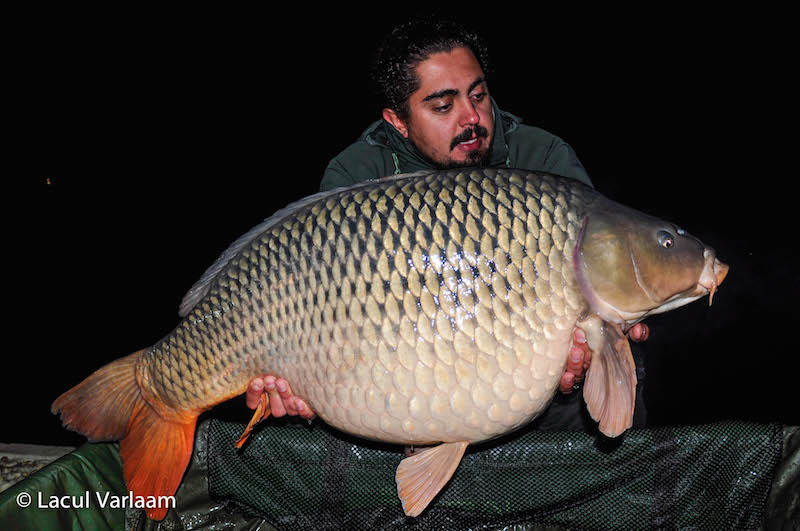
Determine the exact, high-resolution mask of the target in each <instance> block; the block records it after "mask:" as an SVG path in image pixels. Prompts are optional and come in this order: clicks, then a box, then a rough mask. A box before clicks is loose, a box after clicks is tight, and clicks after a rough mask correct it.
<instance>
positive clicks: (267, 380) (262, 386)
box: [246, 374, 316, 420]
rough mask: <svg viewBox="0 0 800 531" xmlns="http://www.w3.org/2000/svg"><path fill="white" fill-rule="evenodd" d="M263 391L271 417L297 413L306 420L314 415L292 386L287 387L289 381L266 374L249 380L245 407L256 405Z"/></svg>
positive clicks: (251, 407) (252, 407)
mask: <svg viewBox="0 0 800 531" xmlns="http://www.w3.org/2000/svg"><path fill="white" fill-rule="evenodd" d="M264 391H266V392H267V397H268V398H269V408H270V411H271V414H272V416H273V417H282V416H284V415H291V416H296V415H299V416H300V417H301V418H304V419H306V420H311V419H313V418H315V417H316V415H315V414H314V412H313V411H311V408H310V407H308V404H306V403H305V402H304V401H303V399H301V398H298V397H296V396H295V395H294V393H293V392H292V388H291V387H289V382H287V381H286V380H284V379H283V378H275V377H274V376H270V375H266V374H265V375H263V376H261V377H258V378H253V379H252V380H250V385H249V386H248V388H247V395H246V401H247V407H249V408H250V409H255V408H256V407H258V400H259V398H260V397H261V394H262V393H263V392H264Z"/></svg>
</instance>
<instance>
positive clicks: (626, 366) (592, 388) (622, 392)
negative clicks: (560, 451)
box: [580, 318, 636, 437]
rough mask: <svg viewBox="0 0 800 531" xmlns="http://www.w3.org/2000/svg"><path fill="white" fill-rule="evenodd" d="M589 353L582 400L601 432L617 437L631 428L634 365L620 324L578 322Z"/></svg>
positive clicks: (596, 321) (599, 320)
mask: <svg viewBox="0 0 800 531" xmlns="http://www.w3.org/2000/svg"><path fill="white" fill-rule="evenodd" d="M580 326H581V328H583V330H584V332H586V340H587V342H588V343H589V348H590V349H591V350H592V363H591V365H590V366H589V371H588V372H587V373H586V385H585V386H584V390H583V397H584V399H585V400H586V407H587V409H588V410H589V414H591V416H592V418H593V419H594V420H596V421H597V422H598V423H599V425H598V428H599V429H600V431H601V432H602V433H603V434H604V435H606V436H608V437H617V436H618V435H620V434H622V433H623V432H624V431H625V430H627V429H628V428H630V427H631V426H632V425H633V408H634V406H635V403H636V365H635V363H634V362H633V354H632V353H631V347H630V343H628V338H627V337H625V334H624V333H623V332H622V328H620V326H619V325H617V324H613V323H608V322H605V321H602V320H601V319H599V318H594V319H590V320H589V321H586V322H584V323H581V325H580Z"/></svg>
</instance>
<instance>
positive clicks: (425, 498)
mask: <svg viewBox="0 0 800 531" xmlns="http://www.w3.org/2000/svg"><path fill="white" fill-rule="evenodd" d="M468 444H469V443H468V442H451V443H442V444H440V445H439V446H434V447H433V448H426V449H424V450H419V451H417V452H416V453H415V454H414V455H413V456H411V457H406V458H405V459H403V460H402V461H401V462H400V466H398V467H397V474H395V481H396V482H397V494H398V496H399V497H400V501H401V502H402V503H403V511H404V512H405V513H406V514H407V515H408V516H418V515H419V514H420V513H421V512H422V511H424V510H425V507H427V506H428V504H429V503H430V502H431V500H433V498H434V497H436V495H437V494H438V493H439V491H440V490H442V487H444V486H445V485H446V484H447V482H448V481H450V478H451V477H452V476H453V473H454V472H455V471H456V468H458V465H459V463H461V458H462V457H463V456H464V451H465V450H466V449H467V445H468Z"/></svg>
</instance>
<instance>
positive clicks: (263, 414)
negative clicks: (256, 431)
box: [234, 393, 271, 448]
mask: <svg viewBox="0 0 800 531" xmlns="http://www.w3.org/2000/svg"><path fill="white" fill-rule="evenodd" d="M270 413H271V410H270V408H269V398H267V393H261V397H260V398H259V400H258V407H256V410H255V412H253V416H252V417H251V418H250V422H248V423H247V426H245V428H244V432H242V435H241V437H239V440H238V441H236V444H235V445H234V446H235V447H236V448H241V447H242V445H243V444H244V443H245V441H246V440H247V438H248V437H250V433H251V432H252V431H253V428H255V427H256V424H258V423H259V422H261V421H262V420H264V419H266V418H267V417H269V415H270Z"/></svg>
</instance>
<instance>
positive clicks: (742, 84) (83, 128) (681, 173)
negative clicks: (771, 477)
mask: <svg viewBox="0 0 800 531" xmlns="http://www.w3.org/2000/svg"><path fill="white" fill-rule="evenodd" d="M66 15H69V16H70V18H69V19H67V18H62V17H66ZM81 15H82V14H80V13H74V12H72V13H68V14H67V13H53V12H50V13H48V14H47V15H46V16H42V15H41V14H39V15H38V16H37V17H36V18H33V17H24V16H23V17H21V18H20V20H18V21H16V23H18V24H19V25H20V26H21V27H23V28H25V30H27V31H22V32H21V37H20V39H19V40H18V41H17V42H16V44H15V47H14V49H13V50H12V53H11V54H10V56H11V59H10V60H9V62H10V65H9V69H8V71H9V72H10V74H9V75H7V76H6V79H7V80H8V81H7V83H8V84H9V85H11V86H12V87H13V89H14V97H13V98H11V99H10V100H9V101H10V105H9V109H10V111H11V112H12V113H13V114H14V115H15V118H16V120H15V122H14V126H13V128H11V129H12V130H13V131H14V133H15V134H14V135H13V138H12V139H11V141H10V142H9V143H8V145H7V148H8V149H9V156H10V157H13V158H14V159H15V160H18V161H19V164H20V166H19V167H20V168H24V172H25V173H28V174H30V173H32V174H33V175H32V176H29V177H26V178H24V179H23V181H22V187H21V188H20V189H17V188H15V187H13V186H12V187H11V192H10V193H8V195H6V196H5V201H4V203H5V204H6V209H5V210H6V212H5V214H6V216H7V217H8V220H7V222H6V226H5V230H4V235H5V236H6V238H5V240H6V241H5V249H6V252H5V253H4V254H5V260H4V262H5V263H6V266H7V268H8V271H7V272H6V273H5V274H4V280H5V282H4V285H5V290H4V294H5V297H4V299H3V301H4V306H5V307H6V310H7V315H6V317H5V318H4V320H3V322H4V331H5V334H4V335H5V338H6V343H5V348H4V349H3V350H4V353H3V368H2V369H0V370H2V374H3V377H2V378H3V385H2V386H0V388H2V391H0V393H2V395H0V398H1V399H2V426H3V428H2V431H0V442H29V443H39V444H79V443H80V442H81V441H82V440H83V438H82V437H81V436H78V435H76V434H73V433H71V432H68V431H66V430H65V429H63V428H62V427H61V426H60V422H59V420H58V419H57V418H56V417H55V416H53V415H51V414H50V412H49V408H50V404H51V403H52V401H53V400H54V399H55V398H56V397H57V396H58V395H59V394H61V393H62V392H64V391H66V390H67V389H69V388H70V387H71V386H73V385H75V384H76V383H78V382H79V381H80V380H81V379H82V378H84V377H85V376H86V375H88V374H89V373H90V372H92V371H93V370H95V369H96V368H98V367H99V366H101V365H103V364H105V363H107V362H109V361H111V360H113V359H115V358H118V357H120V356H123V355H126V354H128V353H130V352H133V351H135V350H138V349H140V348H143V347H146V346H148V345H150V344H152V343H154V342H155V341H157V340H158V339H160V338H161V337H162V336H164V335H165V334H167V333H169V332H170V331H171V329H172V328H173V327H174V326H175V325H176V324H177V322H178V314H177V311H178V304H179V302H180V300H181V298H182V297H183V295H184V293H185V292H186V291H187V290H188V289H189V287H190V286H191V285H192V284H193V283H194V282H195V280H197V279H198V278H199V277H200V275H201V274H202V273H203V271H205V269H206V268H207V267H208V266H209V265H210V264H211V263H212V262H213V261H214V259H215V258H216V257H217V256H218V255H219V254H220V253H221V252H222V251H223V250H224V249H225V248H226V247H227V246H228V244H229V243H231V242H232V241H233V240H234V239H236V238H237V237H238V236H239V235H241V234H243V233H244V232H246V231H247V230H248V229H250V228H251V227H252V226H254V225H255V224H257V223H258V222H259V221H261V220H262V219H264V218H266V217H268V216H269V215H270V214H271V213H272V212H273V211H275V210H276V209H278V208H280V207H282V206H285V205H286V204H288V203H289V202H291V201H294V200H296V199H299V198H301V197H303V196H305V195H308V194H310V193H313V192H314V191H316V190H317V187H318V184H319V180H320V177H321V175H322V173H323V171H324V169H325V166H326V164H327V162H328V160H329V159H330V158H331V157H333V156H335V155H336V154H337V153H338V152H340V151H341V150H342V149H344V148H345V147H346V146H347V145H349V144H350V143H351V142H352V141H354V140H355V139H356V138H357V137H358V136H359V134H360V133H361V132H362V131H363V129H364V128H366V126H367V125H368V124H369V123H371V122H372V121H373V120H375V119H377V117H378V113H379V107H378V106H377V103H376V100H375V98H374V97H373V96H372V93H371V89H370V83H369V78H368V73H367V65H368V62H369V59H370V55H371V54H372V52H373V50H374V49H375V47H376V45H377V43H378V42H379V40H380V38H381V37H382V36H383V35H384V34H385V33H386V32H387V31H388V29H389V28H390V27H392V26H393V25H394V24H395V23H396V22H398V21H400V20H403V19H404V18H405V14H404V13H391V14H390V13H374V12H359V13H352V14H348V13H342V12H340V11H338V10H334V9H330V10H326V9H320V8H313V9H311V8H308V9H305V10H300V9H298V10H296V11H295V10H292V8H289V10H288V11H286V12H284V13H283V14H277V13H270V12H261V11H259V12H246V11H240V12H233V11H226V12H224V13H223V12H217V11H211V10H209V11H202V12H200V11H193V12H178V13H163V12H146V13H145V12H131V13H114V14H111V13H93V14H92V15H93V16H94V17H95V18H94V19H93V20H94V21H95V22H91V23H89V22H74V21H75V20H78V21H80V20H84V19H83V17H82V16H81ZM84 15H89V13H86V14H84ZM98 17H99V18H98ZM459 18H461V19H463V20H465V21H468V22H471V23H474V24H475V25H476V27H477V28H478V29H479V30H480V31H481V32H482V33H483V34H484V36H485V37H486V38H487V40H488V43H489V45H490V51H491V54H492V57H493V59H494V67H495V68H494V75H493V76H492V77H491V78H490V89H491V92H492V95H493V96H494V98H495V99H496V100H497V101H498V103H499V105H500V107H501V108H502V109H504V110H507V111H509V112H512V113H514V114H517V115H519V116H521V117H523V119H524V121H525V122H526V123H528V124H531V125H536V126H539V127H542V128H544V129H546V130H548V131H550V132H552V133H554V134H556V135H558V136H560V137H561V138H563V139H564V140H565V141H567V142H568V143H570V145H572V147H573V148H574V149H575V151H576V152H577V154H578V156H579V157H580V159H581V161H582V163H583V164H584V166H585V167H586V169H587V171H588V172H589V174H590V176H591V177H592V179H593V181H594V183H595V186H596V188H597V189H598V190H600V191H601V192H602V193H604V194H605V195H607V196H610V197H612V198H614V199H616V200H618V201H620V202H622V203H625V204H628V205H630V206H633V207H635V208H637V209H639V210H643V211H646V212H649V213H651V214H655V215H658V216H660V217H663V218H666V219H670V220H672V221H675V222H677V223H679V224H680V225H682V226H683V227H684V228H686V229H687V230H688V231H690V232H692V233H693V234H695V235H696V236H698V237H699V238H701V239H702V240H703V241H704V242H706V243H708V244H709V245H712V246H713V247H715V248H716V249H717V251H718V254H719V255H720V258H721V259H723V260H724V261H726V262H727V263H729V264H730V266H731V272H730V274H729V275H728V278H727V280H726V281H725V283H724V284H723V286H722V288H721V289H720V290H719V292H718V293H717V296H716V298H715V302H714V305H713V306H712V307H711V308H709V307H708V305H707V303H706V302H696V303H694V304H692V305H690V306H688V307H685V308H682V309H679V310H676V311H674V312H671V313H669V314H666V315H664V316H658V317H655V318H651V319H650V320H648V323H649V324H650V326H651V329H652V337H651V339H650V340H649V341H648V342H647V343H646V349H647V351H646V352H647V371H648V379H647V385H646V400H647V403H648V407H649V412H650V422H651V424H692V423H705V422H713V421H716V420H721V419H742V420H752V421H758V422H772V421H777V422H782V423H785V424H793V425H797V424H800V408H799V407H798V405H799V404H800V400H798V391H797V381H796V380H797V369H798V366H799V365H800V364H799V363H798V355H797V348H796V346H795V345H796V329H797V324H798V323H797V317H796V314H797V312H796V310H795V305H796V301H797V300H798V291H800V290H798V281H797V276H796V273H795V269H796V258H797V254H798V253H797V252H796V248H797V240H798V232H797V228H796V226H795V223H794V219H795V218H796V215H795V206H794V204H795V201H794V197H795V196H796V191H795V189H794V188H793V185H794V186H796V184H795V181H796V171H797V170H796V167H795V165H794V164H792V163H789V162H785V160H787V159H788V157H786V155H787V154H789V153H791V142H792V141H793V140H796V133H793V132H790V130H787V129H784V128H783V125H784V124H785V123H787V122H788V123H791V124H793V123H794V122H793V120H791V118H790V114H789V108H788V106H786V105H784V101H786V100H785V96H786V95H787V94H789V88H788V87H787V82H786V80H785V79H784V77H783V72H784V71H785V70H786V71H789V69H790V65H791V64H794V63H790V62H788V60H785V57H784V56H785V53H784V42H783V39H782V37H781V34H782V33H781V32H780V31H777V30H775V29H774V26H775V25H777V24H778V23H779V22H780V20H781V18H782V15H781V14H780V13H758V14H753V13H750V12H747V13H737V12H731V11H728V12H726V13H716V12H698V11H692V12H683V11H681V12H678V11H673V12H666V11H664V12H653V13H648V14H645V13H630V12H628V13H612V12H608V11H603V12H597V13H593V12H576V11H574V10H573V11H565V12H551V11H543V10H532V11H529V12H527V13H524V14H523V13H510V12H503V13H495V12H491V11H490V12H486V13H482V12H477V11H476V12H470V13H467V14H463V15H461V16H460V17H459ZM67 20H69V22H67ZM791 68H793V67H791ZM239 400H240V399H239ZM241 407H242V408H244V407H245V406H244V405H243V401H242V406H241Z"/></svg>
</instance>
